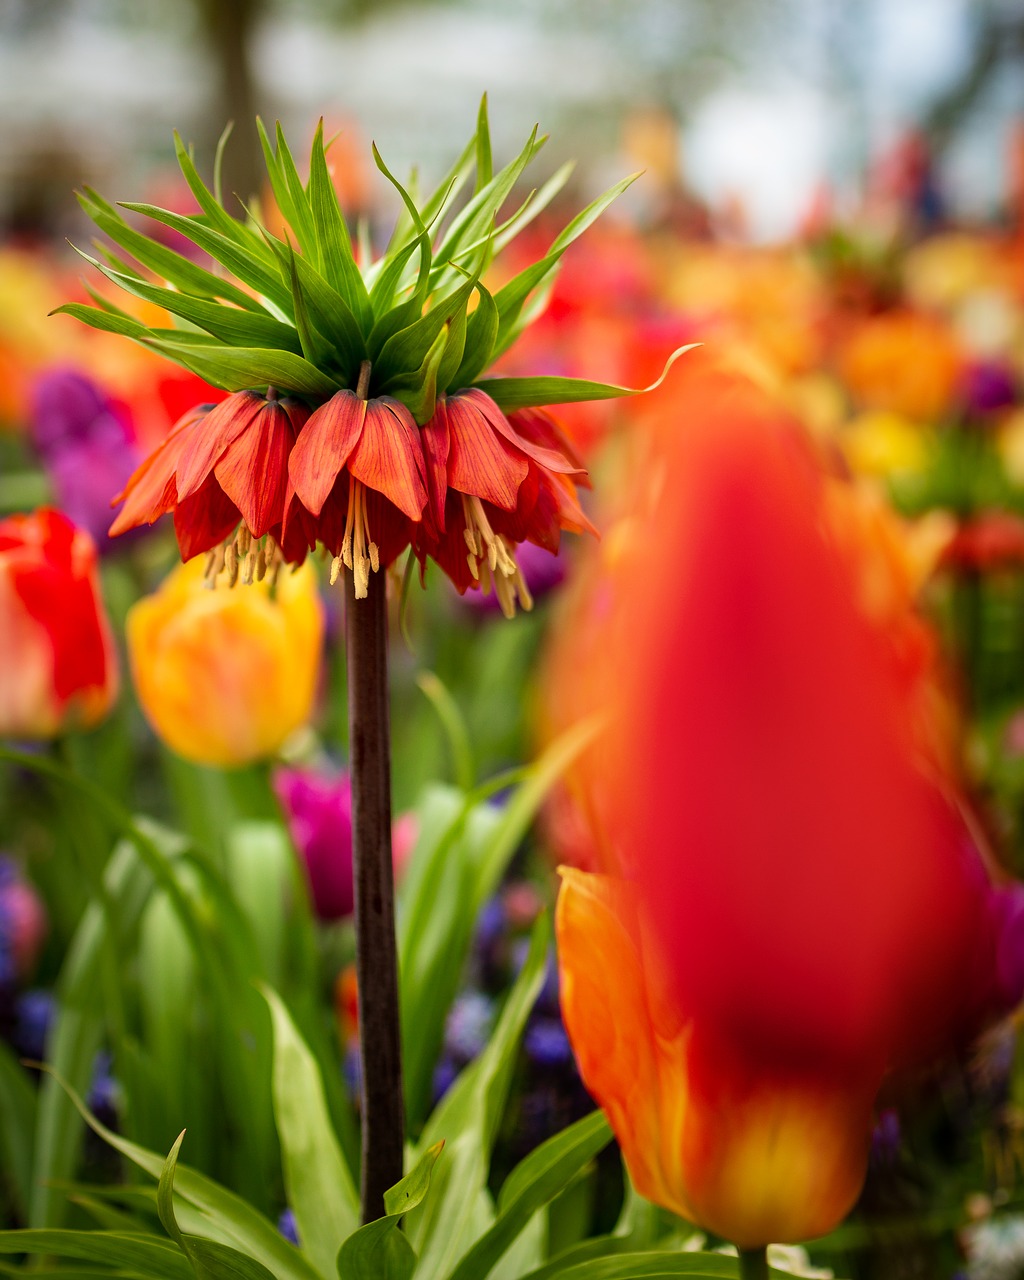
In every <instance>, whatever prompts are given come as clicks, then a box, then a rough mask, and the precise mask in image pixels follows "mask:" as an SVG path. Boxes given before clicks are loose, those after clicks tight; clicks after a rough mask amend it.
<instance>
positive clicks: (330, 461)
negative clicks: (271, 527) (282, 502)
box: [288, 391, 366, 516]
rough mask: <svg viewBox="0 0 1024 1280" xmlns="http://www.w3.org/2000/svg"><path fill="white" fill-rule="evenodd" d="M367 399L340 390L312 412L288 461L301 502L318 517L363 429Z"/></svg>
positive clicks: (292, 479) (290, 474)
mask: <svg viewBox="0 0 1024 1280" xmlns="http://www.w3.org/2000/svg"><path fill="white" fill-rule="evenodd" d="M365 417H366V401H365V400H360V399H359V397H358V396H357V395H356V394H355V393H354V392H352V391H339V392H337V393H336V394H335V395H333V396H332V397H331V398H330V400H328V401H327V403H326V404H322V405H321V406H320V408H319V409H316V410H314V411H313V413H311V414H310V415H309V418H308V420H307V421H306V424H305V425H304V426H303V427H302V430H301V431H300V432H299V434H298V439H297V440H296V441H295V447H294V448H293V449H292V452H291V457H290V458H289V460H288V474H289V476H290V477H291V481H292V484H293V485H294V486H295V492H296V493H297V494H298V495H299V498H300V500H301V502H302V505H303V506H304V507H305V508H306V510H307V511H309V512H311V513H312V514H313V515H314V516H318V515H319V514H320V512H321V510H322V509H323V505H324V503H325V502H326V501H327V495H328V494H329V493H330V492H331V489H332V488H333V487H334V482H335V480H336V479H337V478H338V475H339V474H340V472H341V471H342V469H343V468H344V466H345V464H346V463H347V462H348V459H349V455H350V454H351V452H352V450H353V448H354V447H355V445H356V442H357V441H358V439H359V436H360V434H361V433H362V430H363V422H364V420H365Z"/></svg>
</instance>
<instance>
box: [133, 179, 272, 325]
mask: <svg viewBox="0 0 1024 1280" xmlns="http://www.w3.org/2000/svg"><path fill="white" fill-rule="evenodd" d="M121 208H122V209H130V210H131V211H132V212H133V213H141V214H143V215H144V216H145V217H147V218H152V219H153V221H154V222H159V223H160V224H161V226H165V227H170V228H172V230H174V231H179V232H180V233H181V234H182V235H183V236H185V237H186V238H187V239H189V240H191V241H192V243H193V244H194V245H197V246H198V247H199V248H200V249H203V250H204V251H205V252H206V253H208V254H209V255H210V257H211V258H214V259H215V260H216V261H217V262H219V263H220V264H221V265H222V266H224V267H226V268H227V269H228V270H229V271H230V272H231V273H232V275H234V276H235V277H236V278H237V279H239V280H242V281H244V282H245V283H246V284H247V285H250V286H251V287H252V288H253V289H255V290H256V292H257V293H259V294H262V296H263V297H265V298H269V299H270V300H271V301H272V302H274V303H276V304H277V306H279V307H283V308H284V309H285V310H287V308H288V304H289V303H290V301H291V299H290V297H289V294H288V290H287V289H286V287H285V284H284V281H283V279H282V278H281V273H280V272H279V271H278V269H277V263H276V262H275V261H274V258H273V255H272V254H271V253H270V250H269V249H268V248H265V247H264V246H263V245H262V243H261V242H260V241H259V240H257V239H255V238H253V239H252V241H250V242H249V243H247V244H245V245H244V246H242V245H239V244H238V243H236V241H235V240H234V239H231V238H229V237H228V236H226V235H223V234H222V233H221V232H220V231H214V230H213V228H212V227H208V226H206V225H205V223H203V222H201V221H199V219H198V218H196V217H195V215H189V214H183V213H172V212H171V210H170V209H161V208H159V207H158V206H157V205H153V204H141V203H135V202H127V201H122V203H121ZM232 221H234V220H233V219H232Z"/></svg>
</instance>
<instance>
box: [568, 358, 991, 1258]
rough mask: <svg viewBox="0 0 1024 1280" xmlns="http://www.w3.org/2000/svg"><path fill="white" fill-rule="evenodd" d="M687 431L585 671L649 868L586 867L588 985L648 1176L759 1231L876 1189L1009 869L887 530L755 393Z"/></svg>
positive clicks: (590, 1077) (597, 1043)
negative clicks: (966, 790)
mask: <svg viewBox="0 0 1024 1280" xmlns="http://www.w3.org/2000/svg"><path fill="white" fill-rule="evenodd" d="M668 425H670V427H671V429H667V430H665V431H662V432H660V433H659V440H658V448H657V451H656V456H655V457H654V458H653V459H651V460H650V462H649V463H648V467H649V474H650V475H651V476H652V479H653V483H652V485H651V486H650V490H651V491H650V492H649V493H648V495H647V499H648V502H647V507H646V509H644V508H642V507H641V508H639V509H638V510H637V511H636V512H634V514H633V517H632V521H631V523H630V525H629V537H628V541H627V542H625V543H624V544H622V545H620V548H619V550H620V554H619V555H617V556H616V557H613V558H610V560H607V561H606V565H605V570H604V573H603V575H599V580H598V581H597V583H596V586H595V588H594V590H595V592H596V593H597V595H596V596H595V599H594V600H593V601H591V602H589V604H590V607H591V616H593V615H594V614H596V613H598V612H600V613H601V614H602V615H603V618H604V626H603V628H602V637H601V644H600V645H597V646H595V645H590V646H589V647H588V646H585V647H584V650H583V652H585V653H590V654H591V655H592V657H591V659H590V665H591V667H592V668H593V670H591V671H590V672H589V673H588V672H586V671H580V672H579V673H578V674H577V675H573V676H571V677H570V680H571V681H572V680H574V681H575V682H576V688H575V691H574V690H573V689H570V690H569V692H568V695H567V696H568V697H569V698H570V701H571V700H573V698H574V697H575V699H576V702H577V705H578V703H579V693H580V691H581V690H582V691H584V692H585V693H589V694H590V695H591V696H592V697H594V702H595V709H596V705H597V698H596V696H595V693H596V691H597V690H600V691H601V700H602V701H603V704H604V709H605V712H606V715H607V718H608V722H609V723H608V728H607V731H606V734H605V736H604V738H603V740H602V742H601V743H600V744H599V747H598V749H597V750H596V751H594V752H592V754H591V756H590V757H589V760H588V761H586V762H585V763H584V766H583V777H584V782H585V785H584V787H583V788H582V790H583V792H584V794H585V795H588V796H589V797H591V798H594V799H595V800H596V802H597V803H596V804H595V805H594V806H593V807H592V810H591V812H596V813H597V815H598V817H599V819H600V821H601V823H602V828H603V829H602V831H601V832H600V836H601V838H602V840H603V842H604V847H605V850H606V856H605V864H606V865H607V851H608V850H610V851H611V857H612V859H613V862H614V864H615V865H616V866H617V868H618V871H619V875H620V876H621V875H623V874H624V875H626V876H627V877H628V879H629V881H631V883H627V882H626V881H625V880H623V879H620V878H613V877H608V878H606V877H594V876H586V875H584V874H583V873H579V872H576V873H572V874H571V875H570V876H569V877H568V878H567V880H566V881H565V883H564V884H563V889H562V896H561V899H560V904H559V938H560V948H561V965H562V972H563V979H564V988H563V990H564V995H563V1003H564V1011H565V1016H566V1020H567V1025H568V1028H569V1032H570V1035H571V1037H572V1039H573V1042H574V1045H575V1047H576V1051H577V1055H578V1057H579V1060H580V1065H581V1069H582V1072H583V1076H584V1079H585V1081H586V1082H587V1083H588V1085H589V1086H590V1088H591V1090H592V1091H593V1092H594V1094H595V1096H596V1097H597V1098H598V1100H599V1101H600V1102H601V1103H602V1105H604V1106H605V1107H606V1109H607V1110H608V1112H609V1115H610V1117H611V1119H612V1122H613V1125H614V1126H615V1128H616V1132H617V1134H618V1137H619V1140H620V1142H621V1143H622V1145H623V1149H624V1151H625V1152H626V1158H627V1161H628V1163H629V1164H630V1168H631V1169H632V1171H633V1174H634V1178H635V1180H636V1181H637V1184H638V1187H639V1188H640V1190H642V1191H644V1192H645V1194H648V1195H651V1196H652V1197H653V1198H655V1199H657V1200H659V1201H660V1202H661V1203H663V1204H667V1205H669V1206H670V1207H672V1208H676V1209H678V1210H679V1211H680V1212H682V1213H685V1214H686V1215H687V1216H689V1217H691V1218H693V1219H695V1220H696V1221H698V1222H700V1223H702V1224H703V1225H706V1226H708V1227H710V1228H711V1229H713V1230H714V1231H716V1232H719V1233H721V1234H724V1235H727V1236H730V1237H731V1238H732V1239H734V1240H735V1241H736V1242H737V1243H738V1244H740V1245H741V1246H743V1247H754V1246H758V1245H761V1244H764V1243H767V1242H768V1241H769V1240H786V1239H799V1238H801V1237H804V1236H808V1235H811V1234H815V1233H820V1232H822V1231H825V1230H828V1229H829V1228H830V1227H831V1226H832V1225H833V1224H834V1223H835V1222H836V1221H838V1219H839V1218H840V1217H841V1216H842V1214H843V1213H844V1212H845V1211H846V1209H847V1208H848V1207H849V1206H850V1204H851V1203H852V1201H853V1199H854V1198H855V1196H856V1194H857V1191H858V1189H859V1186H860V1182H861V1180H862V1178H863V1174H864V1170H865V1163H866V1158H867V1152H868V1146H869V1140H870V1109H871V1101H872V1097H873V1095H874V1093H875V1091H876V1089H877V1087H878V1085H879V1083H880V1081H881V1079H882V1076H883V1074H884V1072H885V1071H886V1070H887V1069H888V1068H889V1067H891V1066H892V1065H893V1064H894V1063H897V1062H900V1061H905V1060H906V1059H908V1058H910V1057H913V1056H914V1055H916V1054H919V1053H921V1052H923V1051H924V1050H925V1049H926V1048H929V1047H934V1046H935V1045H936V1044H938V1043H939V1042H940V1041H941V1040H942V1038H943V1037H944V1036H945V1035H947V1034H948V1033H949V1032H950V1030H951V1028H952V1027H953V1025H954V1024H956V1023H962V1020H963V1017H964V1013H965V1009H966V1008H967V1007H968V1006H969V1002H970V997H971V992H970V991H969V990H968V989H967V987H968V982H969V981H971V980H973V978H974V977H975V976H976V975H977V973H978V970H979V964H980V963H982V962H986V960H987V957H989V956H990V954H991V947H990V944H989V943H988V941H987V939H986V938H985V935H984V927H985V918H986V917H985V892H984V889H985V877H984V876H980V877H979V876H978V875H977V854H976V852H975V850H974V849H973V846H972V845H971V843H970V840H969V837H968V836H967V834H966V831H965V828H964V824H963V822H962V821H961V818H960V815H959V812H958V809H957V806H956V803H955V798H954V796H953V793H952V788H951V785H950V784H949V782H948V781H947V780H946V779H944V778H943V777H942V775H941V773H940V771H939V767H938V763H937V762H938V761H940V760H941V759H942V758H943V750H942V746H941V744H935V743H931V742H929V741H928V740H927V739H928V734H929V731H930V730H931V729H932V728H933V727H934V726H936V725H937V724H938V722H937V721H934V720H932V719H931V718H930V717H929V714H928V709H929V707H930V705H931V702H930V697H929V695H930V694H933V693H934V690H933V689H929V688H928V685H929V680H930V677H929V669H928V664H929V661H930V648H929V644H928V637H927V634H926V633H925V632H924V630H923V627H922V624H921V623H920V622H919V621H918V620H917V619H916V618H913V617H912V615H910V613H909V610H908V609H907V607H906V600H905V599H903V598H901V597H900V595H899V593H898V592H896V593H895V594H893V591H892V589H891V584H887V580H886V577H885V573H884V564H885V561H884V555H883V556H879V555H878V554H877V553H876V552H874V551H872V549H871V548H870V547H869V546H867V545H866V543H865V537H866V535H867V533H868V532H869V529H870V526H869V524H867V523H862V522H859V521H858V520H857V519H855V518H854V517H853V512H852V508H851V505H850V504H849V502H847V501H846V500H844V498H843V496H842V494H841V493H840V494H838V495H837V491H836V482H835V481H831V480H827V479H826V478H825V477H824V476H823V475H822V473H821V472H820V470H819V469H818V467H817V465H816V463H815V460H814V458H813V456H812V454H811V452H810V450H809V449H808V448H807V447H806V446H805V444H804V442H803V441H802V439H801V438H799V436H798V434H797V432H796V430H795V429H794V428H792V427H791V426H790V425H789V424H787V423H786V422H784V421H780V420H779V417H778V415H777V414H775V413H774V412H773V410H772V409H771V407H770V406H768V405H766V404H765V403H764V402H763V401H762V400H761V399H759V397H758V396H757V395H756V394H755V393H754V392H753V390H752V389H751V388H749V387H746V386H745V384H742V383H739V382H737V381H735V380H729V379H715V378H711V379H707V378H705V379H703V380H701V379H699V378H698V379H697V380H696V381H695V383H694V384H693V385H691V386H690V398H689V399H688V400H687V403H686V412H685V416H684V415H680V420H679V421H678V422H672V423H671V424H668ZM613 536H614V535H613ZM623 546H625V548H626V552H625V554H621V552H622V550H623ZM629 549H632V551H633V554H629ZM901 599H902V604H901ZM901 610H902V612H901ZM585 616H586V614H585ZM565 643H570V641H568V640H567V641H565ZM558 669H559V670H561V671H562V672H563V673H564V672H566V671H568V669H569V668H568V664H566V663H565V661H564V660H563V661H562V662H561V664H559V665H558Z"/></svg>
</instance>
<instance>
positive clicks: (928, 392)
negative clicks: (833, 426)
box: [839, 311, 963, 423]
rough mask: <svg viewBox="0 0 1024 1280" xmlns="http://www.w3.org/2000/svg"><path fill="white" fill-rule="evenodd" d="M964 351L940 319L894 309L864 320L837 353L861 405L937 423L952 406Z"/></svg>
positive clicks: (846, 377)
mask: <svg viewBox="0 0 1024 1280" xmlns="http://www.w3.org/2000/svg"><path fill="white" fill-rule="evenodd" d="M962 364H963V353H962V351H961V349H960V345H959V343H958V342H957V340H956V339H955V337H954V336H953V334H952V333H951V332H950V331H949V330H948V329H947V328H946V327H945V325H943V324H942V323H940V322H939V321H938V320H933V319H931V318H930V317H929V316H926V315H922V314H919V313H917V312H914V311H892V312H887V313H885V314H883V315H878V316H872V317H871V318H870V319H868V320H864V321H863V322H862V323H861V324H860V325H859V326H858V327H857V328H856V329H854V330H853V332H852V333H851V334H850V336H849V337H848V339H847V341H846V342H845V344H844V346H843V349H842V351H841V352H840V355H839V367H840V373H841V374H842V377H843V380H844V381H845V383H846V385H847V387H848V388H849V391H850V394H851V396H852V397H853V399H854V401H855V402H856V404H857V405H858V406H860V407H861V408H863V409H886V410H889V411H890V412H892V413H895V414H899V415H901V416H902V417H905V418H910V419H911V420H912V421H914V422H926V423H933V422H936V421H937V420H938V419H940V418H941V417H942V416H943V414H945V413H947V412H948V411H949V409H950V408H951V407H952V401H953V397H954V394H955V393H956V389H957V384H958V381H959V378H960V373H961V368H962Z"/></svg>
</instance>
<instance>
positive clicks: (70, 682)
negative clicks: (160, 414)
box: [0, 507, 118, 738]
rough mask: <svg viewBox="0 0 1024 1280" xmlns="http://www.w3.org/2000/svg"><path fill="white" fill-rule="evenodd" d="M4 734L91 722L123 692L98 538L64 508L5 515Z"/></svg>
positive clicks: (46, 732) (0, 645)
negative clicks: (105, 604)
mask: <svg viewBox="0 0 1024 1280" xmlns="http://www.w3.org/2000/svg"><path fill="white" fill-rule="evenodd" d="M0 659H2V660H0V735H5V736H6V735H10V736H15V737H20V738H49V737H53V736H54V735H55V734H57V733H60V732H62V731H63V730H65V729H67V728H71V727H76V728H91V727H92V726H93V725H94V724H96V723H98V722H99V721H100V720H101V719H102V718H103V717H104V716H105V715H106V714H107V712H108V711H109V710H110V707H111V705H112V703H113V701H114V699H115V697H116V696H117V685H118V674H117V658H116V652H115V649H114V645H113V641H112V639H111V635H110V627H109V624H108V623H107V619H106V615H105V613H104V611H103V604H102V601H101V599H100V594H99V580H98V576H97V572H96V548H95V546H94V545H93V541H92V539H91V538H90V537H89V535H88V534H87V533H85V532H84V531H83V530H81V529H76V528H75V526H74V525H73V524H72V523H71V521H70V520H68V518H67V517H66V516H65V515H63V514H62V513H61V512H59V511H52V510H50V509H49V508H46V507H44V508H42V509H41V510H39V511H36V512H34V513H33V514H31V515H18V516H11V517H10V518H9V519H7V520H3V521H0Z"/></svg>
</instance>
